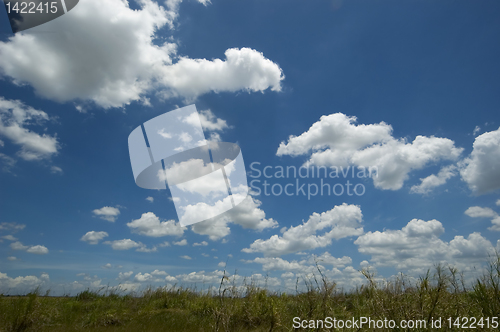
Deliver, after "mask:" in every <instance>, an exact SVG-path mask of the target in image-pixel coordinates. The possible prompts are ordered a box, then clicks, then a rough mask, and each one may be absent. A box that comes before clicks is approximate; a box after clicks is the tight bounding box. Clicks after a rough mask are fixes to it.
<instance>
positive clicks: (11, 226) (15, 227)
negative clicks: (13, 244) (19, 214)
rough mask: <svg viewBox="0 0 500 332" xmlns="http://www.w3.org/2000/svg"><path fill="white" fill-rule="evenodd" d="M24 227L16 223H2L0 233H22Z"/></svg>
mask: <svg viewBox="0 0 500 332" xmlns="http://www.w3.org/2000/svg"><path fill="white" fill-rule="evenodd" d="M25 227H26V225H24V224H18V223H16V222H3V223H0V231H11V232H14V233H15V232H18V231H22V230H23V229H24V228H25Z"/></svg>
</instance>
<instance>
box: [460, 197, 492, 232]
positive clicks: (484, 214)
mask: <svg viewBox="0 0 500 332" xmlns="http://www.w3.org/2000/svg"><path fill="white" fill-rule="evenodd" d="M497 205H498V202H497ZM464 213H465V214H466V215H468V216H469V217H472V218H491V223H492V226H491V227H488V229H489V230H490V231H497V232H500V216H499V215H498V213H496V212H495V211H493V210H492V209H490V208H483V207H480V206H471V207H470V208H468V209H467V210H466V211H465V212H464Z"/></svg>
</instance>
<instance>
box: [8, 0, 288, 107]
mask: <svg viewBox="0 0 500 332" xmlns="http://www.w3.org/2000/svg"><path fill="white" fill-rule="evenodd" d="M179 3H180V1H173V0H170V1H166V2H165V4H166V8H164V7H162V6H160V5H159V4H158V3H157V2H155V1H152V0H141V1H139V4H140V5H141V9H139V10H133V9H131V8H130V7H129V4H128V2H127V1H122V0H108V1H104V2H103V1H100V0H86V1H81V2H80V3H79V4H78V6H77V7H75V8H74V9H73V10H72V11H71V12H70V13H68V14H67V15H64V16H62V17H60V18H59V19H57V20H53V21H51V22H48V23H46V24H44V25H43V30H44V31H54V32H55V33H37V31H38V30H39V29H42V28H41V27H40V28H33V29H31V30H29V31H26V32H25V33H23V34H16V35H15V36H13V37H12V38H10V39H9V40H8V41H7V42H0V72H1V73H2V74H3V75H5V76H8V77H10V78H12V80H13V81H14V83H16V84H23V83H28V84H30V85H31V86H33V87H34V89H35V91H36V92H37V93H38V94H39V95H41V96H43V97H45V98H49V99H52V100H56V101H59V102H66V101H71V100H83V101H86V100H91V101H93V102H95V103H96V104H97V105H99V106H101V107H104V108H110V107H121V106H124V105H127V104H129V103H131V102H132V101H141V100H142V101H146V100H147V99H146V97H145V95H146V94H149V93H152V92H155V91H156V92H158V93H159V94H161V95H162V96H163V97H165V98H168V97H174V96H175V97H177V96H179V97H183V98H196V97H197V96H199V95H201V94H204V93H207V92H210V91H214V92H221V91H238V90H248V91H264V90H266V89H268V88H271V89H272V90H274V91H279V90H280V88H281V86H280V82H281V80H282V79H283V78H284V77H283V74H282V71H281V69H280V67H279V66H278V65H277V64H275V63H273V62H272V61H271V60H269V59H267V58H265V57H264V56H263V55H262V53H260V52H258V51H255V50H253V49H249V48H242V49H235V48H233V49H228V50H227V51H226V52H225V59H223V60H221V59H214V60H207V59H191V58H189V57H186V56H179V55H177V45H176V44H174V43H171V42H163V43H162V42H160V43H158V40H159V38H158V37H159V34H158V31H159V30H160V29H162V28H163V27H166V26H167V27H169V28H170V29H174V21H175V19H176V18H177V16H178V5H179ZM202 3H203V4H204V5H206V4H207V3H208V1H202Z"/></svg>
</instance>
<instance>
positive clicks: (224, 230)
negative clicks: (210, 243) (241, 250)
mask: <svg viewBox="0 0 500 332" xmlns="http://www.w3.org/2000/svg"><path fill="white" fill-rule="evenodd" d="M261 204H262V202H261V201H259V200H258V199H256V198H254V197H252V196H251V195H248V196H247V197H246V198H245V199H244V200H243V201H242V202H241V203H240V204H238V205H237V206H236V207H235V208H233V209H231V210H229V211H227V212H226V213H223V214H221V215H220V216H217V217H215V218H211V219H208V220H205V221H202V222H199V223H196V224H194V225H193V226H191V230H192V231H193V232H195V233H196V234H201V235H208V236H209V238H210V239H211V240H217V239H220V238H223V237H225V236H227V235H229V234H230V233H231V230H230V228H229V224H230V223H233V224H237V225H240V226H242V227H243V228H246V229H253V230H256V231H262V230H264V229H266V228H275V227H278V222H277V221H276V220H274V219H272V218H268V219H266V213H265V212H264V210H262V209H261V208H260V206H261Z"/></svg>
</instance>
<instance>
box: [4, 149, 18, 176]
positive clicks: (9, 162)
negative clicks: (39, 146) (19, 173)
mask: <svg viewBox="0 0 500 332" xmlns="http://www.w3.org/2000/svg"><path fill="white" fill-rule="evenodd" d="M0 161H2V164H3V167H2V170H3V171H4V172H10V170H11V169H12V168H13V167H14V166H15V165H16V162H17V161H16V160H15V159H14V158H12V157H9V156H7V155H5V154H3V153H0Z"/></svg>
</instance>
